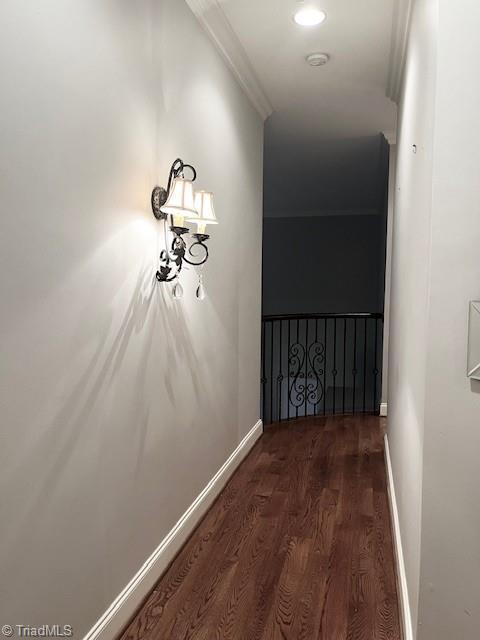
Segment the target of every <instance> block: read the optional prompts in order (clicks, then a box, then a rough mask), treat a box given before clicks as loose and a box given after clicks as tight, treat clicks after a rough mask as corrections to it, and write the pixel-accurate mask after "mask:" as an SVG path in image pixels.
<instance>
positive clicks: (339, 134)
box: [186, 0, 412, 217]
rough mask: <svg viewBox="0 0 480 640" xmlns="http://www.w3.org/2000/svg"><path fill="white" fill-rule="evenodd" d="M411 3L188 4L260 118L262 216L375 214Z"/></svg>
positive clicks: (283, 0) (202, 0)
mask: <svg viewBox="0 0 480 640" xmlns="http://www.w3.org/2000/svg"><path fill="white" fill-rule="evenodd" d="M411 1H412V0H304V1H301V0H186V2H187V3H188V4H189V5H190V7H191V8H192V10H193V11H194V13H195V14H196V15H197V17H198V19H199V20H200V22H201V23H202V25H203V26H204V28H205V29H206V31H207V33H208V34H209V36H210V37H211V39H212V41H213V42H214V43H215V45H216V46H217V48H218V49H219V51H220V52H221V53H222V55H223V56H224V58H225V60H226V62H227V64H228V65H229V66H230V68H231V70H232V71H233V73H234V74H235V75H236V77H237V80H238V81H239V83H240V85H241V86H242V87H243V89H244V91H245V93H246V94H247V95H248V97H249V98H250V100H251V101H252V103H253V104H254V106H255V107H256V108H257V110H258V112H259V113H260V114H261V115H262V116H263V118H264V119H265V120H266V124H265V208H264V209H265V215H267V216H275V217H276V216H284V215H332V214H335V212H337V213H338V214H348V213H361V212H364V213H368V214H369V215H371V214H372V213H374V212H380V211H379V209H381V207H382V206H383V205H382V203H383V194H384V192H385V182H386V177H387V173H388V153H387V154H385V144H386V143H385V140H383V139H382V137H381V133H382V132H384V133H388V134H391V133H392V132H394V131H395V128H396V112H397V108H396V104H395V100H396V99H397V97H398V93H399V87H400V80H401V69H402V64H403V57H404V50H405V43H406V34H407V24H408V16H409V11H410V5H411ZM310 6H312V7H315V8H317V9H321V10H323V11H325V13H326V15H327V17H326V20H325V21H324V22H323V23H322V24H320V25H318V26H316V27H301V26H299V25H297V24H295V22H294V20H293V15H294V14H295V12H296V11H297V10H298V9H300V8H303V7H310ZM314 52H323V53H327V54H328V55H329V56H330V60H329V62H328V63H327V64H326V65H325V66H321V67H311V66H309V65H308V64H307V62H306V60H305V58H306V56H307V55H309V54H311V53H314ZM286 184H289V185H291V187H290V188H289V189H288V190H285V187H284V185H286ZM298 194H301V197H298ZM379 203H380V204H379Z"/></svg>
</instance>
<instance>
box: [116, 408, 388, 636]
mask: <svg viewBox="0 0 480 640" xmlns="http://www.w3.org/2000/svg"><path fill="white" fill-rule="evenodd" d="M400 637H401V635H400V630H399V619H398V610H397V595H396V582H395V574H394V558H393V550H392V538H391V530H390V521H389V510H388V498H387V489H386V475H385V466H384V458H383V424H382V420H381V419H379V418H377V417H373V416H355V417H335V418H310V419H307V420H298V421H296V422H290V423H284V424H282V425H275V426H273V427H269V428H268V429H267V431H266V433H265V435H264V436H263V437H262V438H261V440H260V441H259V442H258V443H257V444H256V446H255V447H254V449H253V450H252V451H251V453H250V454H249V456H248V457H247V458H246V460H245V461H244V462H243V464H242V465H241V466H240V468H239V469H238V470H237V471H236V473H235V474H234V475H233V477H232V478H231V480H230V481H229V483H228V484H227V486H226V487H225V489H224V490H223V492H222V493H221V495H220V496H219V498H218V500H217V501H216V502H215V504H214V505H213V507H212V508H211V509H210V511H209V512H208V513H207V515H206V517H205V518H204V520H203V521H202V522H201V524H200V526H199V527H198V528H197V530H196V531H195V532H194V533H193V535H192V537H191V538H190V540H189V541H188V542H187V544H186V545H185V547H184V548H183V549H182V551H181V553H180V554H179V555H178V556H177V558H176V559H175V560H174V562H173V563H172V565H171V566H170V568H169V569H168V571H167V572H166V573H165V575H164V576H163V578H162V579H161V580H160V581H159V583H158V584H157V586H156V588H155V590H154V591H153V592H152V593H151V595H150V596H149V598H148V599H147V601H146V602H145V604H144V606H143V608H142V609H141V611H140V612H139V613H138V614H137V616H136V617H135V619H134V620H133V621H132V622H131V624H130V626H129V627H128V629H127V630H126V631H125V633H124V634H123V636H122V640H127V639H128V640H153V639H155V640H166V639H168V640H180V639H182V640H186V639H195V640H200V639H203V640H213V638H217V639H218V640H228V639H231V640H241V639H242V640H254V639H257V640H260V639H264V638H284V639H288V640H300V639H304V640H313V639H317V638H318V639H322V640H347V639H348V640H363V639H365V640H387V639H388V640H399V639H400Z"/></svg>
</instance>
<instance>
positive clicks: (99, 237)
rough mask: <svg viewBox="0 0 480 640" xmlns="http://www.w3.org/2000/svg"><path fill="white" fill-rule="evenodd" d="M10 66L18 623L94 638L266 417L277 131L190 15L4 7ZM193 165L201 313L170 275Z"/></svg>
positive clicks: (7, 514)
mask: <svg viewBox="0 0 480 640" xmlns="http://www.w3.org/2000/svg"><path fill="white" fill-rule="evenodd" d="M0 70H1V71H0V76H1V81H2V88H1V93H0V110H1V114H2V115H1V118H0V181H1V205H2V233H1V236H0V256H1V262H2V265H1V269H0V300H1V301H2V312H1V316H0V323H1V326H0V329H1V334H0V335H1V358H0V372H1V376H0V377H1V387H0V404H1V416H2V417H1V423H2V427H1V449H0V451H1V453H0V456H1V463H0V487H1V496H0V505H1V513H0V521H1V523H2V541H1V545H0V576H1V579H0V580H1V586H0V588H1V591H0V620H2V622H8V623H11V624H15V623H25V624H32V625H35V624H43V623H50V624H52V623H59V624H65V623H68V624H71V625H73V627H74V630H75V637H76V638H80V637H81V636H82V635H83V634H84V633H85V632H86V631H87V630H88V629H89V628H90V627H91V625H92V624H93V623H94V622H95V621H96V620H97V619H98V618H99V616H100V615H101V614H102V613H103V612H104V611H105V609H106V608H107V607H108V606H109V605H110V603H111V602H112V601H113V599H114V598H115V597H116V596H117V595H118V593H119V592H120V591H121V590H122V589H123V587H124V586H125V585H126V584H127V582H128V581H129V580H130V579H131V578H132V576H133V575H134V574H135V572H136V571H137V570H138V568H139V567H140V566H141V565H142V564H143V562H144V561H145V559H146V558H147V557H148V556H149V555H150V553H151V552H152V551H153V550H154V549H155V547H156V546H157V545H158V544H159V542H160V541H161V540H162V538H163V537H164V536H165V534H166V533H167V532H168V531H169V530H170V528H171V527H172V526H173V524H174V523H175V522H176V521H177V519H178V518H179V516H180V515H181V514H182V513H183V512H184V511H185V509H186V508H187V506H188V505H189V504H190V503H191V502H192V500H193V499H194V498H195V497H196V496H197V494H198V493H199V491H200V490H201V489H202V488H203V487H204V486H205V485H206V483H207V482H208V480H209V479H210V478H211V477H212V475H213V474H214V473H215V472H216V471H217V470H218V468H219V467H220V466H221V465H222V463H223V462H224V461H225V459H226V458H227V457H228V455H229V454H230V453H231V452H232V450H233V449H234V448H235V447H236V445H237V444H238V443H239V441H240V440H241V439H242V438H243V436H244V435H245V434H246V433H247V432H248V431H249V430H250V429H251V428H252V426H253V425H254V424H255V422H256V421H257V419H258V413H259V366H260V365H259V353H260V261H261V205H262V140H263V124H262V122H261V119H260V117H259V116H258V115H257V113H256V112H255V111H254V110H253V108H252V107H251V105H250V103H249V102H248V101H247V99H246V98H245V97H244V95H243V93H242V92H241V90H240V88H239V87H238V85H237V84H236V82H235V80H234V79H233V76H232V75H231V74H230V72H229V71H228V70H227V69H226V67H225V65H224V63H223V62H222V60H221V59H220V58H219V56H218V55H217V53H216V52H215V50H214V49H213V47H212V45H211V44H210V42H209V41H208V40H207V38H206V36H205V35H204V33H203V31H202V30H201V28H200V27H199V25H198V24H197V22H196V20H195V18H194V16H193V15H192V14H191V12H190V10H189V9H188V7H187V6H186V4H185V3H184V2H180V1H179V0H139V1H137V2H134V3H133V2H128V1H127V0H109V1H105V2H98V0H83V1H82V2H78V1H75V0H46V1H45V2H42V3H32V2H30V1H29V0H4V1H3V2H2V3H1V5H0ZM177 156H180V157H183V158H184V159H185V160H186V161H189V162H191V163H193V164H194V165H195V166H196V167H197V169H198V174H199V181H198V184H199V186H200V187H204V188H209V189H212V190H213V191H215V194H216V208H217V213H218V217H219V219H220V221H221V224H220V225H219V226H218V227H217V228H215V229H214V230H213V233H212V235H213V237H212V240H211V241H210V247H211V259H210V262H209V264H208V265H207V267H206V269H205V284H206V287H207V290H208V294H209V295H208V298H207V300H205V301H204V302H202V303H200V302H199V301H197V300H196V299H195V296H194V290H195V286H196V277H195V273H194V272H193V271H192V270H190V271H189V272H188V273H186V274H185V278H184V287H185V290H186V297H185V299H184V300H183V301H182V302H176V301H175V302H174V301H173V300H172V298H171V294H170V287H169V286H165V285H156V284H155V283H154V281H153V275H154V272H155V270H156V268H157V260H158V254H159V252H160V248H161V239H162V236H161V225H160V224H159V223H158V222H157V221H156V220H155V219H154V218H153V216H152V214H151V211H150V208H149V198H150V192H151V188H152V187H153V185H154V184H155V183H157V182H159V183H160V184H162V183H165V180H166V175H167V172H168V169H169V166H170V163H171V162H172V161H173V160H174V159H175V158H176V157H177Z"/></svg>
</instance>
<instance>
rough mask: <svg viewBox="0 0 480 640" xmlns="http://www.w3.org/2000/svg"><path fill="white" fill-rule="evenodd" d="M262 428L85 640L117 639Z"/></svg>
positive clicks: (236, 453) (229, 461)
mask: <svg viewBox="0 0 480 640" xmlns="http://www.w3.org/2000/svg"><path fill="white" fill-rule="evenodd" d="M262 430H263V425H262V421H261V420H259V421H258V422H257V424H256V425H255V426H254V427H253V428H252V429H251V430H250V431H249V432H248V433H247V435H246V436H245V438H244V439H243V440H242V441H241V442H240V444H239V445H238V447H237V448H236V449H235V451H234V452H233V453H232V455H231V456H230V457H229V458H228V459H227V460H226V462H225V463H224V464H223V465H222V466H221V467H220V469H219V470H218V471H217V473H216V474H215V475H214V476H213V478H212V479H211V480H210V482H209V483H208V484H207V486H206V487H205V488H204V489H203V491H202V492H201V493H200V494H199V495H198V496H197V498H196V499H195V500H194V502H192V504H191V505H190V507H189V508H188V509H187V510H186V511H185V513H184V514H183V516H182V517H181V518H180V520H179V521H178V522H177V524H176V525H175V526H174V527H173V529H172V530H171V531H170V532H169V533H168V535H167V536H166V537H165V538H164V539H163V540H162V542H161V543H160V544H159V545H158V547H157V548H156V549H155V551H154V552H153V553H152V555H151V556H150V557H149V558H148V560H147V561H146V562H145V564H144V565H143V566H142V567H141V568H140V569H139V571H138V572H137V574H136V575H135V576H134V577H133V578H132V579H131V580H130V582H129V583H128V584H127V586H126V587H125V589H124V590H123V591H122V592H121V593H120V594H119V596H118V597H117V598H116V599H115V601H114V602H113V603H112V604H111V605H110V607H109V608H108V609H107V611H105V613H104V614H103V616H102V617H101V618H100V619H99V620H98V622H97V623H96V624H95V625H94V626H93V627H92V628H91V629H90V631H89V632H88V633H87V635H86V636H85V637H84V640H114V639H115V638H116V637H117V636H118V634H119V633H120V632H121V631H122V630H123V628H124V627H125V625H126V624H127V623H128V621H129V620H130V618H131V617H132V616H133V615H134V614H135V612H136V611H137V609H138V607H139V606H140V605H141V603H142V601H143V600H144V599H145V597H146V596H147V595H148V594H149V592H150V591H151V590H152V588H153V587H154V586H155V583H156V582H157V581H158V580H159V578H160V577H161V576H162V573H163V572H164V571H165V569H167V567H168V565H169V564H170V563H171V561H172V560H173V559H174V557H175V556H176V554H177V553H178V552H179V551H180V549H181V547H182V545H183V544H184V543H185V541H186V540H187V538H188V536H189V535H190V534H191V532H192V531H193V530H194V529H195V527H196V525H197V524H198V522H199V521H200V519H201V518H202V516H203V515H205V513H206V511H207V510H208V508H209V507H210V506H211V504H212V503H213V501H214V500H215V498H216V497H217V496H218V495H219V493H220V492H221V490H222V489H223V488H224V486H225V484H226V483H227V481H228V479H229V478H230V476H231V475H232V473H233V472H234V471H235V469H236V468H237V467H238V466H239V464H240V463H241V462H242V460H243V459H244V458H245V456H246V455H247V453H248V452H249V451H250V449H251V448H252V447H253V445H254V444H255V442H256V441H257V440H258V438H259V437H260V436H261V435H262Z"/></svg>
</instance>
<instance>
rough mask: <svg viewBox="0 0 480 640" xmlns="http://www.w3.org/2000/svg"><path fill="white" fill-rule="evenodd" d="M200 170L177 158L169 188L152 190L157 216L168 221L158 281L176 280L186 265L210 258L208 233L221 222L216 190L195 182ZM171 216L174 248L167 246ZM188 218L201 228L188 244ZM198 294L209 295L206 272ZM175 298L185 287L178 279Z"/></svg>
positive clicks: (198, 288) (200, 263) (153, 206)
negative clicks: (200, 188)
mask: <svg viewBox="0 0 480 640" xmlns="http://www.w3.org/2000/svg"><path fill="white" fill-rule="evenodd" d="M186 171H188V172H190V173H191V174H192V175H191V179H190V180H187V179H186V178H185V172H186ZM196 178H197V172H196V170H195V169H194V167H192V165H190V164H185V163H184V162H183V160H181V159H180V158H177V160H175V162H174V163H173V164H172V167H171V169H170V175H169V177H168V185H167V188H166V189H164V188H163V187H155V188H154V190H153V192H152V210H153V215H154V216H155V217H156V218H157V220H163V222H164V225H165V249H163V250H162V252H161V253H160V268H159V270H158V271H157V274H156V278H157V280H158V282H173V281H174V280H178V278H179V276H180V273H181V271H182V268H183V265H184V263H185V262H186V263H187V264H189V265H191V266H193V267H201V266H203V265H204V264H205V263H206V261H207V260H208V257H209V253H208V247H207V245H206V244H205V243H206V241H207V240H208V239H209V237H210V236H209V235H208V234H206V233H205V231H206V228H207V225H208V224H218V220H217V218H216V216H215V211H214V208H213V193H211V192H209V191H197V192H195V191H194V188H193V183H194V182H195V180H196ZM169 216H170V231H171V232H172V233H173V240H172V242H171V245H170V248H168V246H167V234H166V224H167V223H166V221H167V218H168V217H169ZM185 221H187V224H188V223H195V224H196V225H197V232H196V233H192V237H193V239H194V242H192V243H191V244H190V246H189V247H188V246H187V243H186V241H185V239H184V236H185V235H186V234H188V233H190V229H189V228H188V227H187V226H185ZM196 295H197V298H199V299H200V300H203V299H204V298H205V289H204V286H203V277H202V274H200V275H199V282H198V287H197V293H196ZM173 296H174V298H181V297H182V296H183V287H182V285H181V284H180V282H177V283H176V285H175V287H174V289H173Z"/></svg>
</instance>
